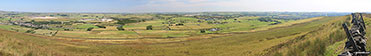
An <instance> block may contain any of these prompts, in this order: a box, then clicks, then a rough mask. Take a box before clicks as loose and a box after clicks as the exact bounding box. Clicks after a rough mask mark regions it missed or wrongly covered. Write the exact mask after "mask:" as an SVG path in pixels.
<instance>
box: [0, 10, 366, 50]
mask: <svg viewBox="0 0 371 56" xmlns="http://www.w3.org/2000/svg"><path fill="white" fill-rule="evenodd" d="M349 17H350V16H335V17H315V18H309V19H303V20H301V21H300V20H299V21H296V22H290V23H285V24H280V25H278V26H270V27H266V28H262V29H257V30H252V31H250V32H245V33H233V34H229V35H225V36H218V37H215V38H209V39H197V40H192V41H183V42H171V43H156V44H143V43H138V44H109V43H95V42H81V40H66V39H60V38H56V37H47V36H41V35H33V34H26V33H18V32H13V31H7V30H0V55H4V56H7V55H15V56H82V55H93V56H97V55H100V56H102V55H103V56H117V55H119V56H123V55H124V56H267V55H268V56H302V55H307V56H323V55H329V56H333V55H336V54H338V53H340V52H341V50H342V47H343V43H344V41H345V33H344V32H343V31H342V28H341V24H342V23H345V22H348V21H349V20H350V18H349ZM366 17H367V18H366V19H367V20H366V22H371V21H370V20H369V19H370V17H368V16H366ZM367 25H368V24H367ZM368 26H370V25H368ZM368 31H371V30H370V29H368ZM367 36H370V35H369V34H368V35H367ZM368 45H370V43H369V44H368ZM369 48H371V47H369Z"/></svg>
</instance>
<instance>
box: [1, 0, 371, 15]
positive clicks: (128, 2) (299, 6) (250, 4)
mask: <svg viewBox="0 0 371 56" xmlns="http://www.w3.org/2000/svg"><path fill="white" fill-rule="evenodd" d="M369 3H371V1H370V0H1V1H0V10H4V11H23V12H119V13H122V12H205V11H290V12H370V11H371V4H369Z"/></svg>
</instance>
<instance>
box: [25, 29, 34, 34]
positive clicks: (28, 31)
mask: <svg viewBox="0 0 371 56" xmlns="http://www.w3.org/2000/svg"><path fill="white" fill-rule="evenodd" d="M26 33H32V34H34V33H36V31H35V30H27V31H26Z"/></svg>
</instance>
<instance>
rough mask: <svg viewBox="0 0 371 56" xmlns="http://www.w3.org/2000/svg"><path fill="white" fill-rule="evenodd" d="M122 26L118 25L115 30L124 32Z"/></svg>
mask: <svg viewBox="0 0 371 56" xmlns="http://www.w3.org/2000/svg"><path fill="white" fill-rule="evenodd" d="M123 26H124V25H119V26H117V27H116V28H117V30H120V31H124V30H125V29H124V28H123Z"/></svg>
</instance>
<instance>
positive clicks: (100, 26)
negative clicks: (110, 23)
mask: <svg viewBox="0 0 371 56" xmlns="http://www.w3.org/2000/svg"><path fill="white" fill-rule="evenodd" d="M95 26H97V27H99V28H104V29H106V26H102V25H95Z"/></svg>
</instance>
